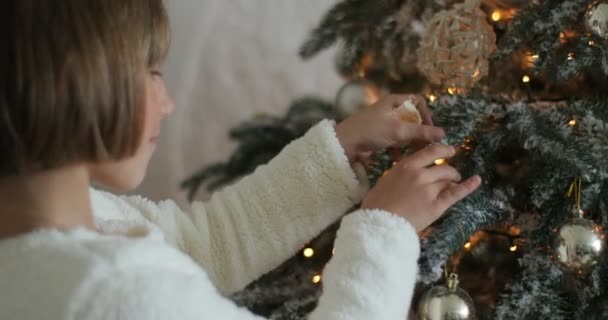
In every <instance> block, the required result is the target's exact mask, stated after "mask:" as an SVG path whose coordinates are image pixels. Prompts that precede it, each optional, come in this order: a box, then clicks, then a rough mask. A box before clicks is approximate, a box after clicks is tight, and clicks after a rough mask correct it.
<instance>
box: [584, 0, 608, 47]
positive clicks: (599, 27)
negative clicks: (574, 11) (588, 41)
mask: <svg viewBox="0 0 608 320" xmlns="http://www.w3.org/2000/svg"><path fill="white" fill-rule="evenodd" d="M585 26H586V27H587V30H588V31H589V32H592V33H594V34H595V35H597V36H599V37H602V38H604V39H608V2H607V1H596V2H594V3H593V4H592V5H591V6H589V9H587V13H586V14H585Z"/></svg>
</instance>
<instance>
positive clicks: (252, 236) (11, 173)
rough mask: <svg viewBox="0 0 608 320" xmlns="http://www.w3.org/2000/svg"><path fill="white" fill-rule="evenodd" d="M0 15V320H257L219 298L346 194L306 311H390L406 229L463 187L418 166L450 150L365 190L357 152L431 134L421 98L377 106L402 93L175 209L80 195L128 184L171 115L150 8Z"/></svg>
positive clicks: (20, 0)
mask: <svg viewBox="0 0 608 320" xmlns="http://www.w3.org/2000/svg"><path fill="white" fill-rule="evenodd" d="M0 12H3V13H5V14H3V17H2V19H0V30H1V31H0V32H1V33H2V36H1V37H0V150H2V155H3V156H2V159H1V160H0V205H1V208H2V209H1V210H0V257H1V258H0V288H2V290H3V292H4V293H3V294H2V298H1V299H0V319H197V320H202V319H243V320H244V319H260V318H258V317H256V316H254V315H252V314H251V313H249V312H248V311H247V310H244V309H242V308H238V307H236V306H235V305H234V304H232V303H231V302H230V300H228V299H226V298H225V297H224V295H225V294H229V293H231V292H234V291H236V290H239V289H242V288H243V287H244V286H245V285H246V284H248V283H249V282H251V281H253V280H255V279H256V278H258V277H259V276H261V275H262V274H264V273H266V272H268V271H270V270H271V269H273V268H274V267H276V266H277V265H278V264H280V263H281V262H282V261H284V260H286V259H287V258H289V257H290V256H291V255H293V254H294V253H295V252H296V251H297V250H298V249H299V248H300V247H301V246H302V245H304V244H305V243H306V242H307V241H308V240H310V239H311V238H313V237H314V236H315V235H317V234H318V233H319V232H320V231H321V230H323V229H324V228H325V227H326V226H328V225H329V224H331V223H332V222H334V221H336V220H337V219H338V218H339V217H340V215H341V214H342V213H343V212H344V211H345V210H347V209H348V208H350V207H352V206H353V205H354V204H356V203H359V202H361V200H362V206H361V208H362V209H360V210H358V211H357V212H355V213H353V214H351V215H348V216H347V217H346V218H344V220H343V223H342V226H341V228H340V231H339V233H338V237H337V240H336V244H335V247H336V254H335V256H334V257H333V259H332V260H331V262H330V263H329V264H328V266H327V268H326V269H325V272H324V293H323V295H322V296H321V298H320V302H319V305H318V307H317V309H316V310H315V311H314V312H313V313H312V315H311V316H310V319H328V320H331V319H383V320H389V319H404V318H405V316H406V314H407V311H408V308H409V303H410V299H411V296H412V291H413V287H414V284H415V280H416V269H417V257H418V251H419V248H418V238H417V231H420V230H422V229H424V228H425V227H427V226H428V225H429V224H431V223H432V222H433V221H434V220H435V219H437V218H438V217H439V216H440V215H441V213H443V212H444V211H445V210H446V209H447V208H448V207H449V206H451V205H452V204H454V203H455V202H456V201H459V200H460V199H462V198H463V197H465V196H466V195H468V194H469V193H470V192H472V191H473V190H474V189H475V188H476V187H477V186H478V185H479V183H480V179H479V177H472V178H469V179H467V180H466V181H464V182H459V181H460V176H459V174H458V172H457V171H456V170H455V169H454V168H452V167H450V166H447V165H444V166H432V164H433V161H434V160H435V159H437V158H448V157H450V156H452V155H453V154H454V149H453V148H452V147H449V146H431V147H426V148H423V149H421V150H420V151H418V152H417V153H415V154H414V155H412V156H410V157H407V158H405V159H403V160H401V161H400V162H399V163H398V164H397V165H396V166H395V167H394V169H393V170H391V171H390V172H389V173H388V174H387V175H386V176H385V177H384V178H382V179H381V181H380V182H379V183H378V184H377V185H376V186H375V187H374V188H373V189H372V190H371V191H369V193H367V194H366V195H364V193H365V191H366V190H363V189H364V188H362V186H363V185H365V180H364V175H359V178H357V175H356V174H355V172H354V170H353V169H352V168H353V167H356V166H355V164H356V163H357V162H358V161H359V160H361V157H363V156H365V155H366V154H369V153H370V152H373V151H376V150H380V149H383V148H386V147H389V146H394V145H400V144H404V143H412V142H416V143H424V144H429V143H431V142H433V141H438V140H440V139H441V138H442V136H443V131H442V130H441V129H439V128H436V127H433V126H432V123H431V121H430V115H429V114H428V111H427V109H426V107H425V106H424V104H423V103H422V102H418V108H419V109H420V111H421V113H422V114H423V117H424V119H425V121H424V122H425V124H424V125H413V124H408V123H405V122H403V121H401V120H400V117H399V115H398V114H397V112H396V111H395V110H394V108H393V106H395V105H399V104H401V103H402V102H403V101H404V100H405V99H409V98H411V97H404V96H388V97H385V98H384V99H382V100H381V101H380V102H378V103H377V104H376V105H375V106H373V107H370V108H368V109H367V110H366V111H364V112H363V113H360V114H357V115H355V116H353V117H351V118H349V119H347V120H346V121H344V122H342V123H340V124H338V125H334V123H332V122H330V121H322V122H321V123H319V124H318V125H316V126H315V127H314V128H312V129H311V130H310V131H309V132H308V133H307V134H306V136H304V137H303V138H301V139H299V140H297V141H294V142H293V143H291V144H290V145H289V146H287V147H286V148H285V150H283V152H281V154H280V155H279V156H277V157H276V158H275V159H274V160H272V161H271V162H270V163H269V164H268V165H266V166H262V167H260V168H259V169H258V170H256V172H255V173H254V174H252V175H251V176H249V177H247V178H244V179H243V180H242V181H240V182H239V183H238V184H236V185H235V186H233V187H229V188H226V190H224V191H223V192H220V193H218V194H216V195H215V196H214V197H213V198H212V199H211V200H210V201H209V202H207V203H194V204H193V206H192V209H191V211H190V213H188V214H186V213H184V212H182V211H181V210H180V209H179V208H178V207H177V206H176V205H175V204H174V203H173V202H171V201H166V202H162V203H159V204H155V203H153V202H150V201H147V200H146V199H143V198H141V197H119V196H115V195H112V194H110V193H104V192H100V191H96V190H93V189H91V188H90V187H89V185H90V184H91V183H97V184H99V185H103V186H105V187H107V188H111V189H114V190H116V191H127V190H131V189H133V188H134V187H135V186H137V185H138V184H139V183H140V181H141V180H142V178H143V176H144V172H145V170H146V166H147V163H148V160H149V159H150V156H151V155H152V152H153V151H154V148H155V145H156V140H157V138H158V135H159V132H160V123H161V120H162V119H163V118H164V117H166V116H167V115H169V114H170V113H171V112H172V110H173V105H172V102H171V100H170V98H169V96H168V94H167V92H166V90H165V85H164V83H163V79H162V77H161V73H160V71H159V67H160V65H161V62H162V60H163V58H164V57H165V54H166V51H167V47H168V41H169V40H168V39H169V36H168V21H167V14H166V11H165V8H164V6H163V3H162V0H86V1H83V0H58V1H39V0H5V1H2V4H1V5H0ZM415 99H418V98H415ZM418 100H420V99H418Z"/></svg>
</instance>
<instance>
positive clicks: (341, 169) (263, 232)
mask: <svg viewBox="0 0 608 320" xmlns="http://www.w3.org/2000/svg"><path fill="white" fill-rule="evenodd" d="M362 185H364V184H361V183H360V182H359V181H358V180H357V177H356V175H355V173H354V172H353V170H352V168H351V165H350V163H349V161H348V159H347V157H346V155H345V154H344V150H343V148H342V147H341V145H340V142H339V140H338V138H337V137H336V134H335V131H334V124H333V122H331V121H327V120H325V121H322V122H321V123H319V124H318V125H317V126H315V127H313V128H312V129H311V130H310V131H309V132H308V133H307V134H306V135H305V136H304V137H302V138H300V139H298V140H296V141H294V142H292V143H291V144H289V145H288V146H286V147H285V149H284V150H283V151H282V152H281V153H280V154H279V155H278V156H277V157H276V158H275V159H273V160H272V161H271V162H270V163H269V164H268V165H264V166H260V167H258V169H257V170H256V171H255V172H254V173H253V174H252V175H250V176H248V177H245V178H243V179H242V180H241V181H240V182H238V183H237V184H235V185H234V186H231V187H227V188H226V189H225V190H223V191H221V192H218V193H216V194H215V195H214V196H213V197H212V199H211V200H210V201H209V202H206V203H202V202H195V203H193V205H192V210H191V213H189V214H186V213H184V212H183V211H181V210H180V209H179V208H178V207H177V206H176V205H175V203H174V202H172V201H165V202H161V203H158V204H156V203H153V202H151V201H148V200H146V199H143V198H141V197H117V196H113V195H110V194H107V193H100V192H99V191H93V193H94V195H93V202H94V210H95V213H96V215H97V216H100V217H103V216H105V217H106V218H113V216H111V214H112V213H118V215H117V216H114V218H119V219H125V218H126V219H140V218H141V216H143V217H144V218H145V219H146V220H148V221H151V222H152V223H154V224H155V225H157V226H158V227H160V229H161V230H162V231H163V233H164V235H165V237H166V238H167V240H168V241H169V242H171V243H173V244H174V245H175V246H176V247H178V248H179V249H181V250H182V251H184V252H186V253H187V254H189V255H190V256H192V257H193V258H194V259H195V260H196V261H197V262H198V263H200V264H201V265H203V266H204V268H205V269H206V270H207V271H208V273H209V275H210V277H211V279H212V280H213V282H214V283H215V284H216V285H217V286H218V287H219V288H220V290H221V291H222V292H223V293H230V292H234V291H236V290H239V289H242V288H243V287H244V286H245V285H247V284H248V283H250V282H251V281H253V280H255V279H257V278H258V277H260V276H262V275H263V274H264V273H266V272H268V271H270V270H272V269H273V268H275V267H277V266H278V265H279V264H280V263H282V262H283V261H285V260H286V259H288V258H289V257H290V256H292V255H293V254H294V253H295V252H297V250H299V249H300V248H301V247H302V246H303V245H305V244H306V242H308V241H309V240H311V239H312V238H314V237H315V236H316V235H318V234H319V233H320V232H321V231H322V230H323V229H324V228H326V227H327V226H328V225H330V224H331V223H333V222H335V221H336V220H337V219H339V217H340V216H341V215H342V214H343V213H344V212H345V211H346V210H348V209H349V208H351V207H352V206H353V205H355V204H356V203H358V202H359V201H360V199H361V196H362V194H363V193H364V192H365V187H362Z"/></svg>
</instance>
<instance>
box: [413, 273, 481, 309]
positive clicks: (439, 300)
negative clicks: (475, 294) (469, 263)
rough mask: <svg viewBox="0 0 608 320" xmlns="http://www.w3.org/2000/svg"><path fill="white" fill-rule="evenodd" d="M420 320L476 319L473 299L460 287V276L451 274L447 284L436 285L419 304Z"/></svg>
mask: <svg viewBox="0 0 608 320" xmlns="http://www.w3.org/2000/svg"><path fill="white" fill-rule="evenodd" d="M417 319H418V320H475V319H477V317H476V315H475V306H474V303H473V299H471V297H470V296H469V294H468V293H466V291H464V290H462V289H461V288H459V287H458V276H456V275H455V274H452V275H450V278H449V279H448V284H447V285H438V286H434V287H432V288H431V289H429V291H427V292H426V293H425V294H424V295H423V296H422V298H421V299H420V302H419V304H418V315H417Z"/></svg>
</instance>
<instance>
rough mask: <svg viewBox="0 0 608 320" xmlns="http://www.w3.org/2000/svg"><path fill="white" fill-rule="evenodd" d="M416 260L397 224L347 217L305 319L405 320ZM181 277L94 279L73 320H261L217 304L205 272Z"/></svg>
mask: <svg viewBox="0 0 608 320" xmlns="http://www.w3.org/2000/svg"><path fill="white" fill-rule="evenodd" d="M418 254H419V244H418V237H417V234H416V232H415V231H414V229H413V228H412V227H411V226H410V225H409V224H408V223H407V222H406V221H405V220H404V219H402V218H400V217H396V216H392V215H390V214H388V213H386V212H382V211H370V212H357V213H354V214H352V215H350V216H348V217H347V218H345V219H344V223H343V224H342V226H341V228H340V230H339V232H338V238H337V241H336V254H335V256H334V257H333V258H332V260H331V262H330V263H329V265H328V266H327V268H326V271H325V274H324V292H323V294H322V295H321V297H320V301H319V304H318V306H317V308H316V310H314V311H313V313H312V314H311V315H310V317H309V319H310V320H343V319H352V320H356V319H361V320H363V319H365V320H368V319H382V320H393V319H394V320H402V319H405V318H406V316H407V312H408V309H409V306H410V300H411V297H412V292H413V288H414V284H415V282H416V271H417V268H416V266H417V258H418ZM115 269H116V268H115ZM180 270H181V269H179V268H172V269H167V268H164V267H163V266H158V265H152V266H149V265H143V266H132V267H131V268H129V269H125V268H124V266H123V267H122V268H120V269H116V270H114V271H113V272H112V274H111V275H104V276H100V275H99V274H98V275H97V279H99V280H98V281H96V282H93V283H89V285H87V286H86V287H87V288H86V290H83V291H81V292H82V293H84V296H81V297H79V299H77V302H76V304H77V306H76V307H75V308H74V309H73V310H75V311H74V314H73V315H74V318H75V319H82V320H94V319H134V320H137V319H183V320H194V319H196V320H205V319H213V320H215V319H225V320H258V319H263V318H260V317H258V316H255V315H253V314H251V313H249V311H247V310H245V309H243V308H239V307H237V306H236V305H234V304H233V303H232V302H231V301H230V300H228V299H226V298H225V297H223V296H222V295H221V294H220V293H219V292H218V291H217V289H216V288H214V287H213V285H212V284H211V283H210V282H209V280H208V279H207V277H206V275H205V273H203V272H199V273H192V272H183V271H180ZM108 279H111V281H108Z"/></svg>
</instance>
